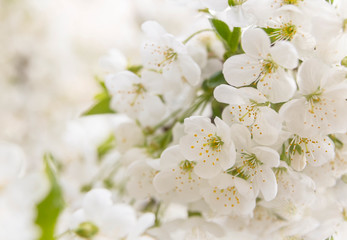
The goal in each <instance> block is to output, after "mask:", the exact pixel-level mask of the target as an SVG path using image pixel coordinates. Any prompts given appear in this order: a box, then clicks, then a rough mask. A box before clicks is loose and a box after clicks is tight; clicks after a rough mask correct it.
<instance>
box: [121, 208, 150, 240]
mask: <svg viewBox="0 0 347 240" xmlns="http://www.w3.org/2000/svg"><path fill="white" fill-rule="evenodd" d="M154 222H155V215H154V214H153V213H145V214H143V215H142V216H141V217H140V218H139V219H138V221H137V224H136V226H135V227H134V228H133V229H132V231H131V232H130V234H129V236H128V238H127V240H138V237H139V236H140V235H141V234H142V233H144V232H145V231H146V229H147V228H149V227H151V226H153V225H154Z"/></svg>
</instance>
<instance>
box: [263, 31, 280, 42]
mask: <svg viewBox="0 0 347 240" xmlns="http://www.w3.org/2000/svg"><path fill="white" fill-rule="evenodd" d="M262 29H263V30H264V31H265V32H266V33H267V35H268V36H269V38H270V40H271V43H274V42H275V41H276V37H275V35H273V33H274V32H276V31H279V30H280V29H279V28H270V27H268V28H262Z"/></svg>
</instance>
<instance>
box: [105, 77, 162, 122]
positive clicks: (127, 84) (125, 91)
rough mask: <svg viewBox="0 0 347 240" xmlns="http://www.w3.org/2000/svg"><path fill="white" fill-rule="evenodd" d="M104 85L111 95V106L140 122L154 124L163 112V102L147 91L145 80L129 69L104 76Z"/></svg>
mask: <svg viewBox="0 0 347 240" xmlns="http://www.w3.org/2000/svg"><path fill="white" fill-rule="evenodd" d="M106 86H107V88H108V90H109V91H110V94H111V95H112V101H111V104H110V105H111V107H112V108H113V109H114V110H116V111H118V112H120V113H125V114H127V115H128V116H129V117H130V118H133V119H137V120H139V121H140V122H141V124H143V125H145V126H147V125H154V124H156V123H157V122H159V121H160V120H161V118H162V117H163V115H164V113H165V106H164V103H163V102H162V101H161V100H160V98H159V97H158V96H156V95H154V94H153V93H152V92H150V91H149V89H148V87H147V85H146V80H145V79H140V78H139V77H138V76H136V75H135V74H134V73H132V72H129V71H124V72H119V73H117V74H114V75H110V76H108V77H107V78H106Z"/></svg>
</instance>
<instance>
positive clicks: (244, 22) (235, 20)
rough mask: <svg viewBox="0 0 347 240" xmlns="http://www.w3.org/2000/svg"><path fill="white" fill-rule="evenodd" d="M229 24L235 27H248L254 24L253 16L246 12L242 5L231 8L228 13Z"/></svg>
mask: <svg viewBox="0 0 347 240" xmlns="http://www.w3.org/2000/svg"><path fill="white" fill-rule="evenodd" d="M226 15H227V22H228V23H229V24H230V25H231V26H234V27H246V26H249V25H250V23H251V22H252V20H253V19H252V16H251V15H249V14H247V12H246V11H244V9H243V7H242V5H238V6H234V7H231V8H230V9H229V10H228V11H227V12H226Z"/></svg>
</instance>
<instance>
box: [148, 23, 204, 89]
mask: <svg viewBox="0 0 347 240" xmlns="http://www.w3.org/2000/svg"><path fill="white" fill-rule="evenodd" d="M142 30H143V31H144V32H145V34H146V35H147V36H148V38H149V39H150V40H149V41H146V42H145V43H144V45H143V48H142V58H143V63H144V66H145V68H147V69H153V70H155V71H158V72H162V73H163V75H164V77H165V78H167V79H171V80H172V81H175V82H180V81H184V82H185V81H186V82H188V83H190V84H191V85H193V86H195V85H197V84H198V83H199V82H200V75H201V70H200V68H199V66H198V64H197V63H195V62H194V60H193V59H192V58H191V57H190V56H189V55H188V53H187V49H186V46H184V45H183V44H182V43H181V42H179V41H178V40H176V39H175V38H174V37H173V36H172V35H171V34H168V33H167V32H166V31H165V30H164V29H163V28H162V27H161V26H160V25H159V24H158V23H157V22H154V21H147V22H145V23H143V24H142Z"/></svg>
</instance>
